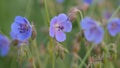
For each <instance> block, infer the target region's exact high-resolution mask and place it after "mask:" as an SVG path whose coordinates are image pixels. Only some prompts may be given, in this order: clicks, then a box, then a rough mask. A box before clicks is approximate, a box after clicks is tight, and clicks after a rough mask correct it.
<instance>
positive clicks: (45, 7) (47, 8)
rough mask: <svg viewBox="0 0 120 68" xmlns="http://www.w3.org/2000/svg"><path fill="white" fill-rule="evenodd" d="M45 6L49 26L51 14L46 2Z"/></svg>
mask: <svg viewBox="0 0 120 68" xmlns="http://www.w3.org/2000/svg"><path fill="white" fill-rule="evenodd" d="M44 4H45V12H46V16H47V22H48V24H49V22H50V19H49V13H48V8H47V2H46V0H44Z"/></svg>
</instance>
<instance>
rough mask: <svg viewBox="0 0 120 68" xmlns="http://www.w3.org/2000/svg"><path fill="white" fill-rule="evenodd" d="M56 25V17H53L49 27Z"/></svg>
mask: <svg viewBox="0 0 120 68" xmlns="http://www.w3.org/2000/svg"><path fill="white" fill-rule="evenodd" d="M56 23H57V16H55V17H53V18H52V20H51V21H50V26H54V25H55V24H56Z"/></svg>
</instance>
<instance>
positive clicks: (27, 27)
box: [18, 24, 29, 33]
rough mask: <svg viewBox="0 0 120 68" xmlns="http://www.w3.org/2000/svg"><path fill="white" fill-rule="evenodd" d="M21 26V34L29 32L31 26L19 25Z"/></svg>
mask: <svg viewBox="0 0 120 68" xmlns="http://www.w3.org/2000/svg"><path fill="white" fill-rule="evenodd" d="M19 25H20V27H19V28H18V29H19V32H20V33H25V32H26V31H28V30H29V26H28V25H27V24H19Z"/></svg>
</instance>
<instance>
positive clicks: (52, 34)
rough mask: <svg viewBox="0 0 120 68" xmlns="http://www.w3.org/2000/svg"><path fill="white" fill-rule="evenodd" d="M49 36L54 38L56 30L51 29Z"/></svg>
mask: <svg viewBox="0 0 120 68" xmlns="http://www.w3.org/2000/svg"><path fill="white" fill-rule="evenodd" d="M49 35H50V36H51V37H52V38H53V37H54V36H55V29H54V27H52V26H51V27H50V29H49Z"/></svg>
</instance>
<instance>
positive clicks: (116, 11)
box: [109, 6, 120, 21]
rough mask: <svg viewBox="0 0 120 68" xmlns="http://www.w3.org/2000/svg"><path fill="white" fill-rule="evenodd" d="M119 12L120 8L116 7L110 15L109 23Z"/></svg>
mask: <svg viewBox="0 0 120 68" xmlns="http://www.w3.org/2000/svg"><path fill="white" fill-rule="evenodd" d="M119 10H120V6H118V8H117V9H116V10H115V12H114V13H113V14H112V16H111V17H110V19H109V21H110V20H111V19H112V18H113V17H114V16H115V15H116V14H117V13H118V11H119Z"/></svg>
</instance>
